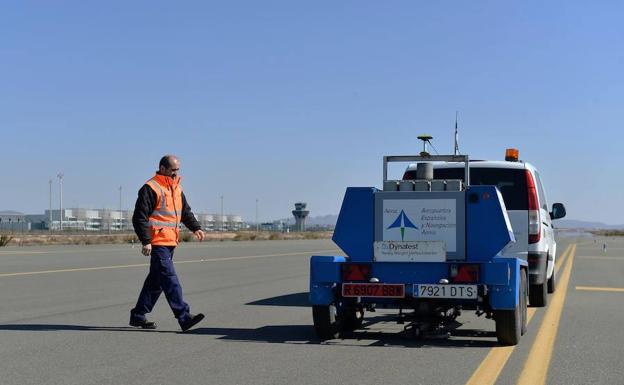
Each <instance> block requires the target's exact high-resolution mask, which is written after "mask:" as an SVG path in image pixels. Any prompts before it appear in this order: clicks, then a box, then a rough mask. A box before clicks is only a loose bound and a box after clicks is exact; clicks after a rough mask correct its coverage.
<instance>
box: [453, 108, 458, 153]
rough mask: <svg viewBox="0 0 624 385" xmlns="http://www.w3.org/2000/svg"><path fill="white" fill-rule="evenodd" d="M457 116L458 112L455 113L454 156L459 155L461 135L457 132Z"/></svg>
mask: <svg viewBox="0 0 624 385" xmlns="http://www.w3.org/2000/svg"><path fill="white" fill-rule="evenodd" d="M457 115H458V112H457V111H455V150H454V151H453V155H459V134H458V132H457Z"/></svg>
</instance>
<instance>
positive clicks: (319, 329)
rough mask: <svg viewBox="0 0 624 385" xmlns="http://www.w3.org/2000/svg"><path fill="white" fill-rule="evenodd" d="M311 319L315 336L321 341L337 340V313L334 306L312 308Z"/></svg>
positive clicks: (338, 330)
mask: <svg viewBox="0 0 624 385" xmlns="http://www.w3.org/2000/svg"><path fill="white" fill-rule="evenodd" d="M312 319H313V320H314V330H315V331H316V335H317V336H318V337H319V338H320V339H321V340H323V341H325V340H331V339H334V338H338V334H339V332H340V328H339V326H338V312H337V309H336V306H335V305H314V306H312Z"/></svg>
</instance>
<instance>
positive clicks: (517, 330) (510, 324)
mask: <svg viewBox="0 0 624 385" xmlns="http://www.w3.org/2000/svg"><path fill="white" fill-rule="evenodd" d="M526 288H527V280H526V274H525V273H524V270H520V290H518V305H516V308H515V309H514V310H496V311H495V318H496V338H497V339H498V342H499V343H500V344H502V345H517V344H518V342H519V341H520V336H521V335H522V331H523V329H526V326H525V323H526V292H527V290H526Z"/></svg>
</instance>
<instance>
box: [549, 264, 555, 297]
mask: <svg viewBox="0 0 624 385" xmlns="http://www.w3.org/2000/svg"><path fill="white" fill-rule="evenodd" d="M556 289H557V270H555V269H553V273H552V275H551V276H550V278H548V293H550V294H552V293H554V292H555V290H556Z"/></svg>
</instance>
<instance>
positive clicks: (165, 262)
mask: <svg viewBox="0 0 624 385" xmlns="http://www.w3.org/2000/svg"><path fill="white" fill-rule="evenodd" d="M158 168H159V169H158V171H157V172H156V175H154V177H153V178H152V179H150V180H148V181H147V182H146V183H145V184H144V185H143V187H142V188H141V189H140V190H139V197H138V199H137V201H136V205H135V208H134V215H133V216H132V224H133V225H134V231H135V232H136V234H137V236H138V237H139V240H140V241H141V243H142V244H143V249H142V251H141V252H142V253H143V255H145V256H151V259H150V270H149V274H148V275H147V278H146V279H145V283H144V284H143V289H142V290H141V294H139V299H138V300H137V304H136V306H135V307H134V309H132V310H131V311H130V326H135V327H140V328H143V329H156V323H154V322H150V321H148V320H147V318H145V314H147V313H149V312H151V311H152V309H153V308H154V305H155V304H156V301H157V300H158V297H159V296H160V293H162V292H164V293H165V297H166V298H167V302H168V303H169V306H170V307H171V310H172V311H173V314H174V315H175V317H176V318H177V319H178V323H179V324H180V328H181V329H182V331H183V332H184V331H187V330H188V329H190V328H191V327H193V326H194V325H196V324H197V323H198V322H199V321H201V320H202V319H203V318H204V315H203V314H201V313H199V314H197V315H193V314H191V313H190V308H189V305H188V304H187V303H186V302H184V299H183V298H182V286H181V285H180V281H179V280H178V276H177V275H176V272H175V268H174V266H173V251H174V249H175V247H176V246H177V245H178V243H179V236H180V228H179V224H180V222H181V223H183V224H184V225H185V226H186V227H187V228H188V229H189V230H191V231H192V232H193V234H194V235H195V237H197V239H199V240H200V241H202V240H203V239H204V232H203V231H202V230H201V226H200V225H199V222H197V219H195V215H193V213H192V212H191V207H190V206H189V205H188V203H187V201H186V197H185V196H184V193H183V192H182V186H180V177H179V176H178V172H179V171H180V161H179V160H178V158H177V157H175V156H173V155H165V156H163V157H162V159H160V164H159V167H158Z"/></svg>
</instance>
